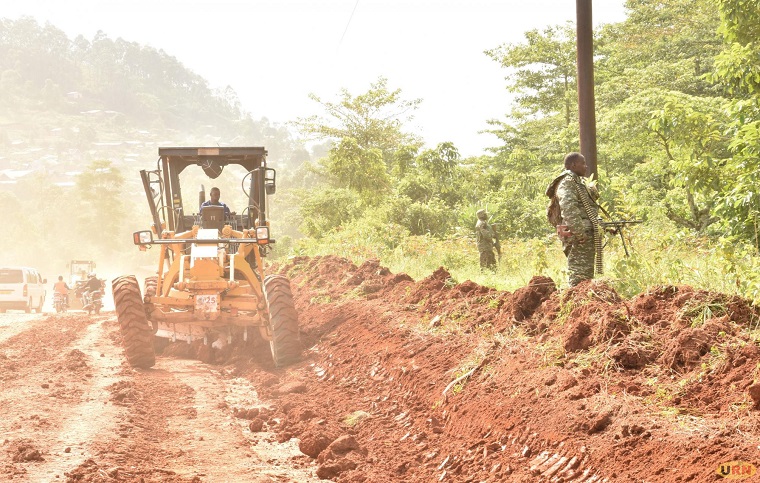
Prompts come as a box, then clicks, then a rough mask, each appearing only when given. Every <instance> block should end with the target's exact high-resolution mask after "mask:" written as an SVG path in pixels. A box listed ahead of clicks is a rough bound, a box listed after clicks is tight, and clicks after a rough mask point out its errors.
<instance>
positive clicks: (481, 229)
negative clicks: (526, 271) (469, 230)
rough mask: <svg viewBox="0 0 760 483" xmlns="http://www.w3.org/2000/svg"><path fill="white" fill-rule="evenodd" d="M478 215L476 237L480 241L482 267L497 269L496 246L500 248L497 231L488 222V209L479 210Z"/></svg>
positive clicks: (479, 250) (479, 249)
mask: <svg viewBox="0 0 760 483" xmlns="http://www.w3.org/2000/svg"><path fill="white" fill-rule="evenodd" d="M477 215H478V221H477V223H475V238H476V239H477V242H478V252H480V269H481V270H482V269H484V268H487V269H489V270H496V257H495V256H494V248H495V249H497V250H498V249H499V248H500V245H499V239H498V238H497V236H496V231H495V230H494V229H493V227H492V226H491V225H490V224H489V223H488V214H487V213H486V210H478V212H477Z"/></svg>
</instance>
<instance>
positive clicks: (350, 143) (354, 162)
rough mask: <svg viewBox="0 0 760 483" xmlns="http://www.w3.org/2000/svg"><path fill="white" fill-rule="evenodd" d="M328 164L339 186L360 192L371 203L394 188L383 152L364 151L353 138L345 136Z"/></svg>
mask: <svg viewBox="0 0 760 483" xmlns="http://www.w3.org/2000/svg"><path fill="white" fill-rule="evenodd" d="M324 165H325V167H326V168H327V172H328V173H329V174H330V175H332V176H333V177H334V178H335V180H336V181H337V185H338V186H340V187H345V188H348V189H351V190H354V191H356V192H357V193H359V195H360V196H361V198H362V200H364V201H365V202H368V203H370V204H373V203H374V202H377V201H378V200H379V199H381V198H382V197H383V196H384V195H385V193H386V191H387V190H388V188H389V186H390V178H389V176H388V172H387V171H386V166H385V163H384V162H383V156H382V153H381V152H380V150H379V149H377V148H363V147H361V146H360V145H359V143H358V142H357V141H356V139H354V138H351V137H344V138H343V139H341V140H340V142H339V143H338V144H337V145H336V146H335V147H333V148H332V149H331V150H330V154H329V155H328V157H327V159H326V160H324Z"/></svg>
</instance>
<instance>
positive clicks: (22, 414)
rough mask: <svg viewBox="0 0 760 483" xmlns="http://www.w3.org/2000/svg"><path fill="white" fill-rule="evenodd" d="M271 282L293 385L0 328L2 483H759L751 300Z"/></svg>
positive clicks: (91, 324) (38, 329)
mask: <svg viewBox="0 0 760 483" xmlns="http://www.w3.org/2000/svg"><path fill="white" fill-rule="evenodd" d="M272 270H273V271H277V272H278V273H281V274H284V275H286V276H287V277H289V278H290V280H291V285H292V287H293V293H294V297H295V304H296V308H297V309H298V311H299V314H300V335H301V340H302V343H303V347H304V352H303V360H302V361H301V362H299V363H297V364H294V365H292V366H289V367H287V368H283V369H276V368H274V367H273V365H272V362H271V357H270V356H269V354H268V347H267V346H263V347H261V346H256V345H246V346H244V347H241V346H235V345H232V346H227V347H225V348H223V349H209V348H207V347H204V346H202V345H192V346H189V345H187V344H184V343H178V344H174V345H170V346H168V347H166V348H164V350H163V352H162V353H161V354H160V355H159V356H158V358H157V364H156V366H155V367H154V368H152V369H150V370H134V369H131V368H129V367H128V366H127V365H126V363H125V359H124V356H123V353H122V350H121V346H120V337H121V336H120V333H119V330H118V326H117V323H116V320H115V316H114V314H113V313H112V312H107V313H104V314H102V315H101V316H98V317H88V316H87V315H85V314H82V313H69V314H63V315H51V314H47V315H46V314H42V315H27V314H23V313H7V314H0V383H2V391H1V392H0V435H2V436H0V481H6V480H18V481H32V482H50V481H66V482H75V481H90V482H113V481H125V482H264V481H278V482H309V481H318V480H319V479H329V480H333V481H339V482H357V483H358V482H382V483H384V482H389V481H394V482H395V481H402V482H409V483H422V482H430V481H443V482H461V483H465V482H525V483H527V482H584V483H594V482H596V483H599V482H646V483H670V482H686V481H690V482H715V481H723V479H724V477H730V478H731V480H738V479H748V481H755V480H757V479H758V478H760V475H756V472H757V467H758V466H760V345H759V344H758V340H760V310H759V309H758V307H755V306H754V305H753V304H752V303H750V302H749V301H747V300H743V299H740V298H738V297H734V296H728V295H724V294H719V293H712V292H707V291H703V290H697V289H694V288H692V287H687V286H662V287H652V288H650V289H649V290H648V291H647V292H646V293H642V294H639V295H637V296H636V297H633V298H631V299H623V298H621V297H620V296H619V295H618V294H617V293H615V291H614V290H613V289H612V288H610V287H609V286H607V285H605V283H604V282H599V281H592V282H585V283H583V284H581V285H579V286H578V287H575V288H573V289H567V290H564V291H558V290H557V287H556V286H555V284H554V282H553V281H552V280H551V279H548V278H545V277H534V279H533V280H531V282H530V284H529V285H527V286H526V287H523V288H521V289H519V290H517V291H515V292H514V293H509V292H499V291H496V290H493V289H490V288H488V287H483V286H479V285H477V284H475V283H473V282H471V281H466V280H465V281H455V280H453V279H452V278H451V276H450V275H449V274H448V272H446V270H445V269H443V268H440V269H438V270H436V271H435V272H434V273H432V274H431V275H430V276H428V277H426V278H424V279H422V280H417V281H415V280H412V279H411V278H410V277H409V276H407V275H405V274H393V273H391V272H390V271H389V270H388V269H386V268H384V267H382V266H380V264H379V263H378V262H377V261H374V260H369V261H367V262H365V263H363V264H362V265H360V266H356V265H354V264H353V263H351V262H349V261H348V260H345V259H341V258H337V257H315V258H305V257H304V258H296V259H294V260H292V261H291V262H289V263H287V264H285V265H283V266H274V267H272ZM249 344H251V343H249ZM201 361H205V362H201ZM721 473H722V474H721Z"/></svg>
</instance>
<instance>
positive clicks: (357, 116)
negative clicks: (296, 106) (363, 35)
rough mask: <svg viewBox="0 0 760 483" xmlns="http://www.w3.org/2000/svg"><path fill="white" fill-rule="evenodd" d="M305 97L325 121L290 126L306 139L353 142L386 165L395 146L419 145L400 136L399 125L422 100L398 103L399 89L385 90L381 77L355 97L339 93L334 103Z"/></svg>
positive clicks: (314, 118)
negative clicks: (377, 152)
mask: <svg viewBox="0 0 760 483" xmlns="http://www.w3.org/2000/svg"><path fill="white" fill-rule="evenodd" d="M309 97H310V98H311V99H312V100H313V101H315V102H317V103H319V104H320V105H321V107H322V108H323V109H324V111H325V113H326V115H327V117H322V116H316V115H315V116H311V117H308V118H299V119H298V120H296V121H295V122H294V123H293V124H294V125H295V126H296V127H297V128H298V129H299V130H300V131H301V132H302V133H303V134H304V135H306V136H308V137H311V138H315V139H320V140H322V139H331V140H333V141H334V142H339V141H340V140H341V139H343V138H353V139H355V140H356V144H357V145H358V146H359V147H360V148H362V149H379V150H380V151H381V152H382V153H383V157H384V159H385V160H386V162H388V163H390V156H391V155H392V153H393V152H394V151H395V150H396V149H397V148H398V147H399V146H401V145H403V144H417V143H419V140H418V139H417V138H416V137H415V136H414V135H412V134H408V133H404V132H403V123H404V122H405V121H409V120H410V119H412V117H413V112H414V110H415V109H417V107H418V106H419V104H420V102H422V100H421V99H415V100H404V99H402V97H401V89H396V90H393V91H391V90H389V89H388V80H387V79H385V78H384V77H380V78H379V79H378V80H377V81H376V82H374V83H372V84H371V85H370V89H369V90H368V91H367V92H365V93H363V94H359V95H357V96H354V95H352V94H351V93H350V92H348V90H346V89H342V90H341V92H340V99H339V101H338V102H329V101H323V100H322V99H321V98H320V97H318V96H317V95H316V94H310V95H309Z"/></svg>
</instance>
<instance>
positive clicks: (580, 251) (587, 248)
mask: <svg viewBox="0 0 760 483" xmlns="http://www.w3.org/2000/svg"><path fill="white" fill-rule="evenodd" d="M565 255H567V271H568V274H569V279H570V280H569V281H570V286H571V287H575V286H576V285H578V284H579V283H581V282H582V281H584V280H590V279H592V278H594V258H596V249H595V248H594V239H593V237H589V238H588V239H587V240H586V241H585V242H584V243H577V242H576V243H571V244H568V245H567V246H566V247H565Z"/></svg>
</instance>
